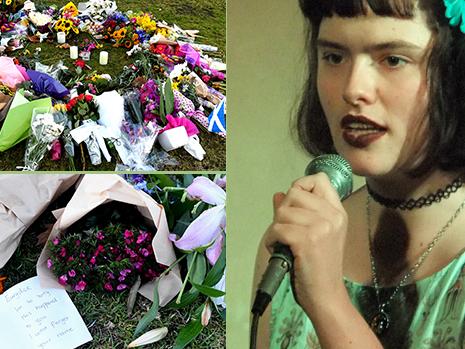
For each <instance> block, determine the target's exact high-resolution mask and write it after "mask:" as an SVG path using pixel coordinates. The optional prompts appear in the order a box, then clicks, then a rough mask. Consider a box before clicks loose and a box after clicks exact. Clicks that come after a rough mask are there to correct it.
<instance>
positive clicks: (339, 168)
mask: <svg viewBox="0 0 465 349" xmlns="http://www.w3.org/2000/svg"><path fill="white" fill-rule="evenodd" d="M319 172H324V173H326V175H327V176H328V177H329V180H330V181H331V184H332V186H333V187H334V189H336V191H337V193H338V194H339V197H340V198H341V200H344V199H345V198H346V197H348V196H349V195H350V193H351V192H352V168H351V167H350V164H349V163H348V162H347V161H346V160H345V159H344V158H343V157H342V156H340V155H337V154H324V155H320V156H317V157H316V158H314V159H313V160H312V161H311V162H310V163H309V164H308V166H307V168H306V169H305V175H307V176H308V175H312V174H316V173H319Z"/></svg>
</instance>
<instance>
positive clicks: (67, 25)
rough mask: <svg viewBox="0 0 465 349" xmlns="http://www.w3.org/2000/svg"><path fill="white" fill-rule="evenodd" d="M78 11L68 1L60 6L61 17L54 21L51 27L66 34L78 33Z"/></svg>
mask: <svg viewBox="0 0 465 349" xmlns="http://www.w3.org/2000/svg"><path fill="white" fill-rule="evenodd" d="M78 14H79V11H78V9H77V7H76V5H74V3H72V2H69V3H68V4H67V5H66V6H64V7H63V8H62V11H61V17H60V18H59V19H58V20H57V21H56V22H55V25H54V26H53V29H55V31H57V32H65V33H66V35H68V34H69V33H70V32H72V33H75V34H79V23H80V20H79V19H78V18H77V15H78Z"/></svg>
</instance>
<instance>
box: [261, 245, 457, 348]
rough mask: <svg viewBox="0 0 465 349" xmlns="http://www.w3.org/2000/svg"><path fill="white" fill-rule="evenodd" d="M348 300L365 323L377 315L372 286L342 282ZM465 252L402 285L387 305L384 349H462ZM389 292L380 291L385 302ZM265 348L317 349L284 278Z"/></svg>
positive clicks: (318, 346) (311, 331) (381, 338)
mask: <svg viewBox="0 0 465 349" xmlns="http://www.w3.org/2000/svg"><path fill="white" fill-rule="evenodd" d="M344 282H345V285H346V288H347V290H348V292H349V296H350V299H351V300H352V302H353V304H354V305H355V307H356V308H357V309H358V311H359V312H360V313H361V314H362V316H363V317H364V318H365V320H367V322H369V321H370V320H371V319H372V318H373V316H374V314H375V313H376V310H377V299H376V294H375V292H374V288H373V287H372V286H366V285H362V284H359V283H355V282H352V281H349V280H344ZM464 282H465V252H462V253H461V254H460V255H459V256H458V257H456V258H455V259H454V260H452V261H451V262H450V263H449V264H448V265H447V266H445V267H444V268H443V269H441V270H439V271H438V272H436V273H434V274H433V275H431V276H429V277H427V278H425V279H422V280H419V281H417V282H416V283H414V284H409V285H405V286H404V287H402V288H401V289H400V291H399V292H398V294H397V296H396V297H395V299H393V300H392V302H391V306H392V307H391V308H388V312H389V315H390V318H391V324H390V327H389V328H388V329H387V330H386V332H385V334H384V335H383V336H382V337H380V338H379V339H380V341H381V343H382V344H383V347H384V348H385V349H465V289H464V288H465V284H464ZM393 291H394V288H383V289H380V298H381V299H387V298H389V296H390V295H391V294H392V292H393ZM270 325H271V327H270V328H271V338H270V348H273V349H286V348H298V349H302V348H309V349H314V348H320V345H319V343H318V338H317V336H316V333H315V330H314V329H313V326H312V324H311V322H310V320H309V318H308V317H307V315H306V314H305V313H304V312H303V310H302V309H301V308H300V307H299V305H297V304H296V302H295V300H294V296H293V294H292V289H291V286H290V281H289V277H286V279H285V280H284V282H283V283H282V284H281V286H280V288H279V290H278V292H277V293H276V295H275V297H274V298H273V303H272V312H271V324H270Z"/></svg>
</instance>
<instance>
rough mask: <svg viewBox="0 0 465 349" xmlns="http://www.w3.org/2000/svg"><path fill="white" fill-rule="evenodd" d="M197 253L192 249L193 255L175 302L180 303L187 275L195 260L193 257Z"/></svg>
mask: <svg viewBox="0 0 465 349" xmlns="http://www.w3.org/2000/svg"><path fill="white" fill-rule="evenodd" d="M197 254H198V252H197V251H194V256H193V257H192V262H191V264H190V265H189V268H188V269H187V274H186V278H185V279H184V282H183V284H182V287H181V290H180V291H179V294H178V298H176V304H179V303H181V297H182V294H183V293H184V289H185V288H186V285H187V280H188V279H189V275H190V273H191V270H192V267H193V266H194V262H195V258H196V257H197ZM185 256H187V255H185Z"/></svg>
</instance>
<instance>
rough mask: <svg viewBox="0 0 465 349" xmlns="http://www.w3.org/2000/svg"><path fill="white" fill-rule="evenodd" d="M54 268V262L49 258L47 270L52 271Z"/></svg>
mask: <svg viewBox="0 0 465 349" xmlns="http://www.w3.org/2000/svg"><path fill="white" fill-rule="evenodd" d="M52 267H53V262H52V260H51V259H50V258H49V259H47V268H48V269H52Z"/></svg>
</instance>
